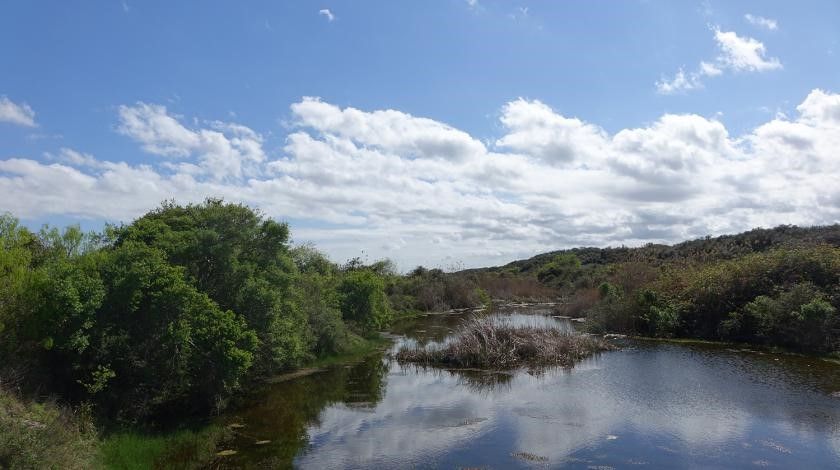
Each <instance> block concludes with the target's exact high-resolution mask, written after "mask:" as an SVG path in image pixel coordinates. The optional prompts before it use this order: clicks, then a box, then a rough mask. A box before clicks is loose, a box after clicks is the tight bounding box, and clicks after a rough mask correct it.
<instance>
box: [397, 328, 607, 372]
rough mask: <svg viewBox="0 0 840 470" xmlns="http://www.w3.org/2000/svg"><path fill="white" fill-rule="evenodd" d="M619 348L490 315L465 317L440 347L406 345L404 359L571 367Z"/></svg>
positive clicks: (488, 365) (492, 365)
mask: <svg viewBox="0 0 840 470" xmlns="http://www.w3.org/2000/svg"><path fill="white" fill-rule="evenodd" d="M611 349H615V347H614V346H613V345H611V344H610V343H608V342H606V341H604V340H603V339H600V338H596V337H593V336H584V335H580V334H575V333H568V332H566V331H563V330H560V329H558V328H537V327H532V326H513V325H511V324H509V323H506V322H499V321H493V320H492V319H490V318H487V317H478V316H473V317H471V318H469V319H467V320H465V321H464V322H463V323H462V325H461V327H460V329H459V330H458V331H457V332H456V333H455V338H454V339H453V340H452V341H451V342H449V343H446V344H444V345H442V346H439V347H431V348H429V347H403V348H402V349H400V350H399V352H397V355H396V358H397V360H398V361H400V362H412V363H417V364H421V365H431V366H445V367H473V368H492V369H500V370H504V369H513V368H518V367H532V368H534V367H543V366H550V365H559V366H566V367H568V366H571V365H573V364H574V363H576V362H578V361H580V360H582V359H585V358H587V357H589V356H591V355H593V354H595V353H598V352H601V351H607V350H611Z"/></svg>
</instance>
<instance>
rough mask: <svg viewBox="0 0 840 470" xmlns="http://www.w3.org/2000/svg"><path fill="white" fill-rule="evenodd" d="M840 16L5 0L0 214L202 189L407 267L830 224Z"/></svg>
mask: <svg viewBox="0 0 840 470" xmlns="http://www.w3.org/2000/svg"><path fill="white" fill-rule="evenodd" d="M838 25H840V4H838V3H837V2H831V1H827V2H798V3H793V2H763V1H762V2H711V1H704V2H666V1H634V2H629V1H628V2H525V1H523V2H500V1H490V0H478V1H474V2H468V1H464V0H450V1H429V2H426V1H424V2H391V1H380V2H372V1H345V2H341V1H327V2H310V1H288V2H281V1H271V2H268V1H266V2H260V1H251V2H229V1H226V2H219V1H217V2H163V1H161V2H140V1H132V0H126V1H123V2H120V1H112V2H104V1H101V2H73V1H61V2H59V1H54V2H38V1H30V2H24V1H15V2H5V3H4V4H3V5H2V6H0V57H2V58H3V69H2V70H3V72H2V73H0V97H2V101H0V190H2V191H3V192H5V195H0V210H6V211H10V212H12V213H14V214H15V215H17V216H18V217H20V218H22V219H23V220H24V222H26V223H27V224H29V225H33V226H37V225H40V224H41V223H43V222H53V223H59V224H62V223H68V222H71V221H82V223H83V225H85V226H87V227H97V226H100V225H101V224H102V222H103V221H129V220H131V218H132V217H136V216H137V215H140V214H142V213H143V211H145V210H147V209H150V208H151V207H153V206H154V205H155V204H156V203H157V202H158V201H160V200H161V199H163V198H164V197H173V198H176V199H177V200H181V201H192V200H200V199H201V198H203V197H205V196H209V195H221V196H224V197H226V198H228V199H232V200H241V201H243V202H246V203H249V204H252V205H254V206H258V207H262V208H263V209H264V210H265V211H266V213H268V214H269V215H270V216H272V217H276V218H278V219H282V220H287V221H289V222H290V223H291V225H292V229H293V233H294V234H296V235H295V239H296V240H298V241H305V240H311V241H314V242H315V243H316V244H318V246H320V247H322V248H323V249H325V250H326V251H327V252H328V253H329V254H331V255H332V256H333V257H334V258H336V259H344V258H347V257H350V256H356V255H358V254H360V253H361V251H362V250H364V253H365V254H366V255H367V256H370V257H373V258H378V257H382V256H388V257H391V258H393V259H395V260H396V261H397V262H398V263H399V264H400V265H401V266H405V267H408V266H411V265H413V264H418V263H424V264H428V265H441V266H447V265H452V264H457V263H463V264H464V265H468V266H473V265H482V264H494V263H498V262H504V261H508V260H511V259H515V258H517V257H521V256H527V255H530V254H533V253H535V252H540V251H546V250H550V249H555V248H558V247H563V246H571V245H579V244H595V245H608V244H612V245H616V244H622V243H626V244H637V243H644V242H647V241H677V240H680V239H683V238H686V237H692V236H702V235H705V234H710V233H711V234H715V233H723V232H728V231H737V230H743V229H748V228H752V227H753V226H757V225H777V224H781V223H798V224H816V223H834V222H837V221H838V211H837V205H838V202H840V196H838V194H840V193H834V192H832V191H834V190H833V189H832V188H831V186H832V185H831V183H830V182H829V183H826V181H824V179H825V178H832V177H839V178H840V172H838V173H837V174H835V173H833V171H834V169H836V168H837V166H838V163H837V158H838V157H835V156H833V155H830V151H829V150H828V149H831V148H832V146H833V144H834V143H836V142H837V139H838V137H837V131H838V129H837V128H835V127H834V125H835V124H837V122H835V121H840V111H837V110H835V107H834V106H838V108H837V109H840V104H837V102H838V100H840V97H838V95H837V93H840V60H838V56H840V27H838ZM815 93H818V94H815ZM306 97H318V98H319V100H314V99H307V98H306ZM798 107H799V108H798ZM4 116H5V118H4ZM667 116H675V118H674V119H667V118H666V117H667ZM695 118H696V119H695ZM803 139H804V140H803ZM803 142H805V143H803ZM794 144H797V145H794ZM784 145H787V146H788V148H784V147H783V146H784ZM825 152H828V153H825ZM108 165H111V166H110V167H109V166H108ZM211 167H212V168H211ZM549 177H550V178H551V180H549ZM828 181H831V180H830V179H829V180H828ZM834 181H835V182H836V181H838V180H834ZM794 183H795V184H794ZM836 186H840V185H836ZM774 195H775V196H774ZM403 198H404V199H403ZM775 198H777V199H775ZM91 201H101V203H100V204H93V203H92V202H91ZM417 201H423V203H420V202H417ZM397 202H399V204H397Z"/></svg>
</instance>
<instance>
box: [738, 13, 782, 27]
mask: <svg viewBox="0 0 840 470" xmlns="http://www.w3.org/2000/svg"><path fill="white" fill-rule="evenodd" d="M744 19H745V20H747V22H748V23H749V24H751V25H753V26H758V27H761V28H765V29H769V30H770V31H775V30H777V29H779V23H778V22H777V21H776V20H774V19H772V18H765V17H763V16H757V15H752V14H750V13H747V14H746V15H744Z"/></svg>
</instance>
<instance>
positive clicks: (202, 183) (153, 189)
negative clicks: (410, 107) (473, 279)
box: [0, 90, 840, 268]
mask: <svg viewBox="0 0 840 470" xmlns="http://www.w3.org/2000/svg"><path fill="white" fill-rule="evenodd" d="M291 113H292V116H291V118H292V119H290V121H291V122H292V123H293V124H292V126H293V127H292V128H291V129H290V131H289V134H288V135H287V137H286V141H285V144H284V145H283V147H282V150H280V151H277V152H267V151H266V149H265V148H266V144H265V142H264V141H263V138H262V136H261V135H260V134H259V133H257V132H255V131H254V130H252V129H250V128H249V127H246V126H243V125H241V124H236V123H225V122H206V123H204V124H201V125H198V124H195V125H192V126H188V125H186V124H184V120H182V119H181V118H180V117H178V116H176V115H173V114H172V113H171V112H170V111H169V110H167V109H166V108H165V107H163V106H160V105H155V104H145V103H137V104H135V105H132V106H123V107H120V108H119V126H118V131H119V132H120V133H122V134H124V135H126V136H128V137H130V138H131V139H133V140H135V141H136V142H137V143H138V144H139V146H140V147H141V148H142V149H143V150H144V151H145V152H147V153H148V154H150V156H149V157H148V158H147V160H145V161H144V162H143V163H140V164H128V163H125V162H111V161H106V160H100V159H98V158H96V157H94V156H92V155H89V154H85V153H83V152H79V151H78V150H73V149H69V148H63V149H61V150H60V151H58V152H57V153H56V154H55V155H48V156H47V160H48V161H47V162H40V161H36V160H34V159H26V158H10V159H6V160H0V194H4V195H5V197H3V198H0V210H9V211H11V212H13V213H15V214H16V215H18V216H21V217H26V218H33V217H45V216H48V215H50V214H65V215H70V216H81V217H92V218H97V219H103V218H105V219H110V220H123V221H127V220H130V219H131V218H133V217H136V216H138V215H140V214H142V213H143V212H145V211H147V210H149V209H151V208H153V207H154V206H156V205H157V204H158V203H159V202H160V201H162V200H164V199H168V198H175V199H177V200H178V201H181V202H188V201H200V200H201V199H203V198H204V197H207V196H221V197H225V198H227V199H229V200H234V201H242V202H246V203H249V204H252V205H254V206H257V207H260V208H261V209H263V210H264V211H265V212H266V213H267V214H269V215H271V216H273V217H278V218H281V219H282V218H293V219H294V220H307V221H317V224H299V225H295V226H293V234H294V236H295V238H296V239H297V240H301V241H303V240H310V241H313V242H316V243H317V244H318V245H319V246H320V247H323V248H324V249H326V250H327V251H328V252H329V253H330V254H331V255H332V256H333V257H334V258H335V259H338V260H341V259H347V258H349V257H352V256H357V255H359V254H360V250H361V249H364V250H366V252H367V253H368V254H369V255H370V256H371V257H374V258H375V257H378V256H392V257H393V258H394V259H395V260H396V261H397V262H398V263H399V264H400V265H401V266H403V267H405V268H408V267H411V266H412V265H416V264H421V263H422V264H426V265H441V264H442V265H447V264H450V263H451V261H449V260H461V261H464V263H465V265H467V266H474V265H480V264H485V265H486V264H491V263H500V262H504V261H509V260H511V259H515V258H518V257H523V256H528V255H531V254H533V253H535V252H541V251H546V250H550V249H556V248H559V247H568V246H575V245H601V246H603V245H608V244H612V245H618V244H622V243H623V244H630V245H632V244H638V243H644V242H649V241H678V240H682V239H685V238H690V237H697V236H703V235H706V234H717V233H726V232H729V233H731V232H736V231H741V230H745V229H749V228H753V227H755V226H774V225H777V224H783V223H791V224H800V225H809V224H819V223H834V222H837V221H840V205H839V204H838V201H840V188H838V187H837V184H836V181H837V180H838V179H840V160H838V159H837V158H836V149H837V148H840V94H834V93H831V92H828V91H822V90H814V91H812V92H811V93H810V94H808V96H807V97H806V98H805V99H804V100H803V101H802V102H801V104H800V105H799V106H798V107H797V108H796V115H795V116H794V117H791V118H786V117H777V118H774V119H772V120H770V121H768V122H766V123H764V124H762V125H760V126H758V127H757V128H756V129H754V130H753V131H751V132H747V133H745V134H742V135H737V136H733V135H731V134H730V132H729V131H728V130H727V129H726V126H724V124H723V123H722V122H720V121H718V120H717V119H715V118H709V117H703V116H698V115H694V114H666V115H664V116H662V117H660V118H659V119H657V120H655V121H654V122H652V123H650V124H648V125H644V126H639V127H636V128H627V129H622V130H619V131H618V132H615V133H614V134H610V133H608V132H606V131H605V130H604V129H603V128H601V127H600V126H597V125H595V124H593V123H589V122H586V121H584V120H582V119H580V118H575V117H569V116H564V115H562V114H560V113H558V112H557V111H555V110H553V109H551V108H550V107H549V106H548V105H546V104H545V103H542V102H540V101H535V100H525V99H517V100H514V101H511V102H510V103H507V104H506V105H505V106H503V107H502V109H501V113H500V126H501V127H500V135H499V136H498V137H497V138H496V139H495V140H494V141H492V142H494V143H492V144H486V145H485V144H483V143H482V142H481V141H480V140H479V139H477V138H475V137H474V136H471V135H470V134H468V133H466V132H464V131H461V130H459V129H457V128H454V127H452V126H449V125H447V124H444V123H441V122H439V121H435V120H432V119H428V118H422V117H416V116H412V115H410V114H407V113H404V112H401V111H397V110H375V111H364V110H360V109H356V108H341V107H339V106H336V105H333V104H330V103H326V102H323V101H321V100H318V99H316V98H304V99H301V101H299V102H297V103H294V104H293V105H292V106H291Z"/></svg>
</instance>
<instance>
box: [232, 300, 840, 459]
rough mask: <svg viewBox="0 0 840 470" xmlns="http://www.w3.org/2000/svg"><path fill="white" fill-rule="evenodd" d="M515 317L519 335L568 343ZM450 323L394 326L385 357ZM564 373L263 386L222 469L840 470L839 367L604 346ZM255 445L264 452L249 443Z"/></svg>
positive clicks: (324, 378)
mask: <svg viewBox="0 0 840 470" xmlns="http://www.w3.org/2000/svg"><path fill="white" fill-rule="evenodd" d="M545 313H548V312H544V311H540V310H534V309H522V310H520V311H514V312H509V313H504V314H496V315H498V316H500V318H501V317H503V318H504V321H511V322H514V323H517V324H533V325H538V326H540V325H542V326H556V327H561V328H567V329H571V328H572V326H571V324H570V323H569V321H568V320H562V319H557V318H553V317H550V316H548V315H545ZM462 318H463V317H462V316H460V315H433V316H427V317H421V318H419V319H415V320H412V321H409V322H405V323H403V324H401V325H397V326H396V327H395V328H394V330H393V332H394V334H395V335H398V336H397V339H396V340H395V344H394V348H398V347H399V346H400V345H402V344H406V343H414V342H417V343H420V344H427V343H430V342H442V341H446V339H447V337H448V336H450V335H451V332H452V330H453V329H455V328H457V325H458V322H459V321H461V319H462ZM615 343H616V344H617V345H618V346H620V347H621V349H620V350H618V351H610V352H606V353H602V354H600V355H598V356H596V357H593V358H590V359H588V360H585V361H583V362H581V363H579V364H577V365H576V366H575V367H574V368H571V369H562V368H561V369H558V368H554V369H548V370H545V371H526V370H522V371H515V372H492V371H458V370H441V369H422V368H418V367H414V366H401V365H400V364H398V363H397V362H396V361H393V360H390V359H389V358H388V354H387V353H383V354H381V355H374V356H371V357H369V358H367V359H365V360H364V361H362V362H357V363H354V364H346V365H339V366H335V367H331V368H329V369H326V370H324V371H320V372H317V373H314V374H311V375H307V376H303V377H298V378H295V379H291V380H287V381H284V382H281V383H277V384H273V385H270V386H267V387H266V389H265V390H264V391H260V393H259V394H257V397H258V398H257V399H255V400H254V402H253V403H251V404H249V405H248V406H247V407H245V408H242V409H240V410H238V411H237V412H234V413H232V415H231V416H229V417H227V421H228V422H237V423H241V424H244V426H245V427H243V428H241V429H237V430H236V432H237V435H238V437H237V439H236V440H235V441H234V442H233V443H232V447H231V448H232V449H234V450H236V451H237V454H236V455H233V456H231V457H226V458H225V460H223V462H222V464H223V466H224V467H226V468H284V467H289V466H294V467H299V468H314V469H324V468H377V469H380V468H599V469H606V468H765V467H766V468H807V469H812V468H840V397H836V396H833V395H832V394H834V393H835V392H838V391H840V365H836V364H834V363H830V362H827V361H823V360H820V359H815V358H805V357H799V356H792V355H784V354H770V353H759V352H750V351H741V350H734V349H729V348H727V347H725V346H720V345H700V344H673V343H663V342H647V341H636V340H615ZM258 441H270V442H268V443H262V444H257V442H258Z"/></svg>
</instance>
